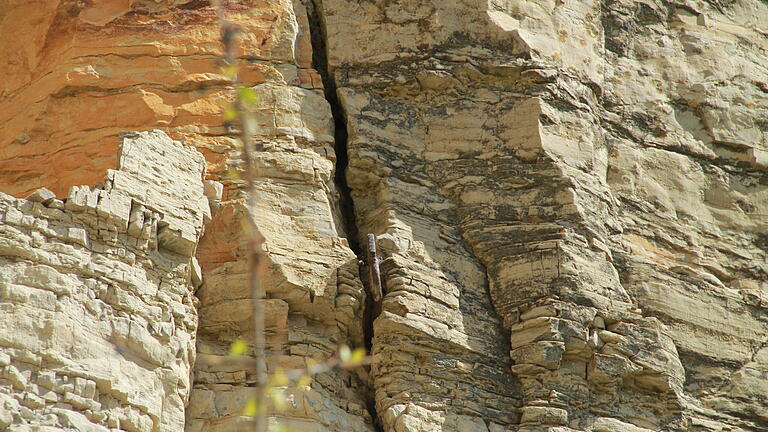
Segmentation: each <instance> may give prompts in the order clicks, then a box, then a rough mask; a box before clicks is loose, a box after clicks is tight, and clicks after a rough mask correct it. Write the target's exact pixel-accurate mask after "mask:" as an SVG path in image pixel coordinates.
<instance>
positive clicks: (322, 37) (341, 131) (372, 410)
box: [303, 0, 384, 432]
mask: <svg viewBox="0 0 768 432" xmlns="http://www.w3.org/2000/svg"><path fill="white" fill-rule="evenodd" d="M303 3H304V6H305V7H306V9H307V20H308V22H309V31H310V40H311V42H312V67H313V68H314V69H315V70H316V71H317V72H318V74H320V78H321V79H322V82H323V92H324V95H325V99H326V100H327V101H328V104H329V105H330V107H331V115H332V116H333V123H334V132H333V134H334V137H333V138H334V150H335V152H336V167H335V168H336V169H335V172H334V182H335V183H336V186H337V187H338V189H339V210H340V212H341V215H340V216H341V221H342V224H343V228H344V232H345V233H346V235H347V240H348V242H349V247H350V248H351V249H352V251H353V252H354V253H355V255H357V257H358V259H362V258H363V256H364V253H363V249H362V247H361V245H360V242H359V241H358V238H359V230H358V227H357V221H356V219H355V203H354V201H353V199H352V190H351V189H350V187H349V184H348V183H347V177H346V171H347V166H348V165H349V154H348V152H347V142H348V139H349V136H348V133H347V117H346V114H345V112H344V107H343V106H342V104H341V101H340V100H339V96H338V94H337V93H336V89H337V87H336V80H335V78H334V76H333V72H332V71H331V69H330V67H329V65H328V53H327V46H326V41H327V38H328V36H327V31H326V28H325V25H324V24H323V20H322V17H321V15H320V14H321V10H322V0H304V1H303ZM361 279H363V281H364V280H365V278H363V277H361ZM363 285H364V286H367V285H366V284H365V282H363ZM364 305H365V306H364V308H365V309H364V311H363V322H362V323H361V325H362V327H363V338H364V344H365V348H366V349H367V350H368V352H369V353H370V352H371V350H372V348H373V320H374V319H375V318H376V313H375V311H374V308H375V304H374V302H373V301H372V300H371V299H370V295H366V301H365V302H364ZM368 384H369V388H368V394H367V395H366V409H367V411H368V413H369V414H370V415H371V418H372V420H373V427H374V428H375V430H376V431H379V432H383V431H384V429H383V428H382V426H381V421H380V420H379V416H378V413H377V412H376V399H375V395H374V389H373V385H372V383H370V382H369V383H368Z"/></svg>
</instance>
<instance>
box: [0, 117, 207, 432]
mask: <svg viewBox="0 0 768 432" xmlns="http://www.w3.org/2000/svg"><path fill="white" fill-rule="evenodd" d="M120 150H121V151H120V155H119V156H118V161H119V162H118V167H117V168H118V169H117V170H109V172H108V173H107V178H106V180H105V182H104V185H103V187H102V188H100V189H92V188H90V187H88V186H82V187H77V186H76V187H73V188H72V189H71V191H70V194H69V196H68V197H67V199H66V202H63V201H61V200H58V199H56V198H55V196H54V195H53V193H52V192H51V191H49V190H47V189H40V190H38V191H36V192H35V193H34V194H32V195H31V196H30V197H29V198H27V199H26V200H24V199H16V198H13V197H11V196H9V195H5V194H2V195H0V214H2V221H3V223H2V225H0V308H2V313H1V314H0V327H2V329H3V331H2V333H1V334H0V364H1V365H2V379H3V381H2V382H0V427H3V428H5V427H8V430H51V431H53V430H61V429H62V428H68V429H72V430H81V431H106V430H107V428H112V429H120V430H127V431H150V430H181V429H182V428H183V427H184V412H185V409H184V406H185V405H186V401H187V400H188V398H189V392H190V390H191V388H192V382H191V379H190V377H191V369H192V364H193V363H194V360H195V343H194V341H195V332H196V330H197V313H196V311H195V303H196V300H195V299H194V296H193V293H192V291H193V290H192V284H193V283H194V282H193V281H192V280H193V279H198V280H199V278H200V275H199V270H195V269H196V268H197V269H199V267H198V265H197V262H196V261H195V258H194V256H193V252H194V248H195V245H196V244H197V241H198V238H199V237H200V235H201V234H202V229H203V221H204V220H205V219H206V216H207V219H208V220H210V212H209V208H208V201H207V200H206V198H205V196H204V195H203V183H202V173H203V169H204V160H203V157H202V155H200V153H198V152H197V151H195V150H194V149H192V148H190V147H185V146H182V145H181V144H179V143H175V142H173V141H172V140H171V139H170V138H168V136H167V135H165V134H164V133H163V132H160V131H154V132H147V133H141V134H129V135H125V136H124V137H123V142H122V145H121V146H120ZM195 273H197V274H195Z"/></svg>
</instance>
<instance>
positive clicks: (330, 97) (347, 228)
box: [305, 0, 362, 256]
mask: <svg viewBox="0 0 768 432" xmlns="http://www.w3.org/2000/svg"><path fill="white" fill-rule="evenodd" d="M316 2H317V3H320V1H319V0H305V3H306V4H305V6H306V8H307V15H308V17H307V18H308V20H309V28H310V33H311V34H310V38H311V40H312V66H313V67H314V68H315V70H317V72H318V73H319V74H320V77H321V78H322V80H323V90H324V92H325V99H326V100H327V101H328V104H329V105H330V106H331V115H332V116H333V123H334V129H333V130H334V132H333V134H334V137H333V138H334V143H335V144H334V145H335V150H336V172H335V174H334V181H335V182H336V185H337V186H338V187H339V195H340V200H339V201H340V202H339V205H340V207H341V217H342V222H343V224H344V227H343V228H344V232H345V233H346V234H347V239H348V240H349V246H350V248H352V250H353V251H354V252H355V254H357V256H362V248H361V247H360V243H359V242H358V239H357V237H358V232H357V223H356V222H355V206H354V202H353V201H352V194H351V191H350V188H349V185H348V184H347V178H346V175H345V174H346V171H347V165H349V156H348V154H347V138H348V137H347V120H346V116H345V114H344V108H343V107H342V106H341V102H339V97H338V95H337V94H336V80H335V79H334V78H333V73H332V72H331V70H330V68H329V66H328V57H327V55H326V46H325V40H326V33H325V27H324V26H323V23H322V18H321V17H320V15H319V13H320V12H319V7H320V5H317V4H316Z"/></svg>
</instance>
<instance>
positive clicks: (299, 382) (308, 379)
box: [296, 375, 312, 387]
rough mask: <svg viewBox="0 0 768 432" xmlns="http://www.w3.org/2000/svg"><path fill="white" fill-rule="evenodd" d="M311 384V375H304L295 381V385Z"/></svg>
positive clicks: (304, 385) (305, 385)
mask: <svg viewBox="0 0 768 432" xmlns="http://www.w3.org/2000/svg"><path fill="white" fill-rule="evenodd" d="M310 384H312V377H311V376H309V375H304V376H302V377H301V378H299V379H298V380H297V381H296V387H307V386H309V385H310Z"/></svg>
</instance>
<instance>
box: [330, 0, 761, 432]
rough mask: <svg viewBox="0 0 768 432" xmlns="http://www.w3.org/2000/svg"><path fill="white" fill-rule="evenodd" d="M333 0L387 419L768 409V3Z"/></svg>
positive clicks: (737, 420) (549, 420) (671, 420)
mask: <svg viewBox="0 0 768 432" xmlns="http://www.w3.org/2000/svg"><path fill="white" fill-rule="evenodd" d="M320 3H321V4H322V7H321V10H322V13H321V15H322V19H323V22H324V25H325V28H326V32H327V35H328V41H327V44H328V60H329V64H330V67H331V69H332V71H333V73H334V77H335V81H336V86H337V87H338V93H339V96H340V98H341V101H342V103H343V105H344V109H345V112H346V120H347V127H348V131H349V144H348V146H349V160H350V168H349V171H348V172H347V180H348V181H349V184H350V186H351V187H352V191H353V196H354V201H355V209H356V213H357V214H356V216H357V220H358V224H359V227H360V232H361V233H363V232H374V233H376V234H378V235H379V236H381V238H382V239H383V241H384V242H385V244H386V245H388V249H389V250H388V252H389V254H390V255H389V258H388V259H387V260H385V263H388V264H389V268H388V269H387V291H388V292H387V294H386V297H385V300H384V303H383V312H382V315H381V316H380V317H379V318H378V319H377V320H376V324H375V334H374V341H373V350H374V363H373V371H372V377H373V386H374V388H375V391H376V404H377V408H378V411H379V415H380V416H381V418H382V419H383V421H384V428H385V430H396V431H401V430H403V431H404V430H486V428H488V429H490V430H506V429H515V430H517V429H518V428H519V430H545V429H551V430H621V431H630V430H646V429H650V430H728V429H732V428H741V429H740V430H765V429H766V427H768V423H766V420H767V419H766V417H765V414H764V413H765V407H766V399H765V395H766V394H768V387H766V385H765V384H764V383H763V384H757V383H756V381H755V377H756V376H759V375H760V374H761V373H762V372H761V371H764V370H765V363H764V360H759V358H762V356H763V354H764V351H765V343H766V341H768V338H767V335H768V320H766V306H768V304H766V302H765V300H764V297H765V295H766V290H767V289H768V264H766V258H767V256H766V254H767V253H768V251H767V250H766V246H765V232H766V228H768V218H766V211H767V210H768V202H767V201H766V196H767V195H766V193H768V183H767V182H766V181H767V179H768V170H767V169H766V168H767V167H766V165H765V163H764V161H763V157H762V156H761V155H763V154H764V153H765V151H766V148H768V129H766V125H765V122H764V120H763V119H764V118H765V116H766V114H768V111H766V108H768V105H766V104H767V103H768V92H767V91H766V89H767V87H766V82H768V69H766V65H767V63H766V60H765V59H766V57H765V54H766V50H768V39H766V37H765V31H764V30H763V29H760V28H759V26H760V25H762V24H760V23H759V22H758V17H763V18H765V17H768V6H766V5H765V3H762V2H756V1H740V2H731V3H729V4H728V5H727V6H726V5H723V4H722V3H719V2H681V3H674V2H665V1H649V2H635V1H631V2H630V1H627V2H613V1H611V2H598V1H592V2H563V1H558V2H550V1H520V2H432V1H415V2H397V1H393V2H365V3H356V4H350V3H349V2H344V1H341V0H322V2H320ZM351 47H354V48H351ZM425 267H426V268H425ZM431 274H434V275H435V276H434V277H429V275H431ZM451 285H453V286H454V287H455V288H449V287H450V286H451ZM436 292H437V293H439V295H436V294H435V293H436ZM486 292H487V294H486ZM446 294H452V296H451V298H450V301H446V299H445V295H446ZM489 297H490V300H489ZM491 301H492V303H491ZM490 304H492V305H493V307H490ZM495 316H498V319H497V318H495ZM502 328H503V329H504V330H506V331H508V332H509V333H510V337H509V339H508V340H504V337H503V335H504V334H505V333H504V331H502ZM398 340H408V342H409V343H408V344H405V345H403V344H395V341H398ZM441 341H442V342H441ZM462 341H472V342H474V343H467V344H462V343H461V342H462ZM507 343H508V344H509V345H507ZM457 345H458V346H457ZM507 346H508V347H509V348H510V349H511V351H510V355H511V360H512V363H513V364H512V365H511V366H510V365H507V364H505V363H504V361H505V360H504V358H503V357H502V356H500V355H499V354H498V352H497V351H496V350H498V349H500V348H502V349H504V348H505V347H507ZM405 353H408V354H410V355H408V354H405ZM467 353H471V354H472V355H475V356H481V357H480V360H481V361H480V362H479V364H482V365H484V366H486V367H489V368H490V369H491V371H492V373H491V374H483V376H494V380H492V384H498V383H502V382H504V385H502V386H500V387H501V389H503V391H501V390H492V387H490V386H489V387H485V386H484V385H483V383H484V381H483V379H482V378H481V377H480V376H477V375H480V373H478V372H477V371H478V368H477V366H476V365H473V366H472V367H470V368H469V370H470V371H472V372H470V373H468V374H467V373H466V372H464V371H463V370H462V368H461V367H460V366H459V364H463V363H462V362H463V358H462V356H465V355H467ZM504 357H505V356H504ZM446 358H447V359H450V360H451V362H450V363H448V364H450V365H451V367H450V368H449V370H448V371H444V372H442V373H440V374H439V375H438V374H435V375H436V376H435V377H432V376H431V375H432V374H430V373H429V372H428V371H430V370H434V369H436V368H438V367H439V366H440V365H442V364H445V363H444V359H446ZM414 363H415V364H418V365H419V369H418V370H416V369H415V368H409V367H408V366H409V365H413V364H414ZM462 373H464V375H462ZM424 375H430V379H427V380H423V381H422V379H421V377H423V376H424ZM505 376H506V377H509V378H507V379H506V382H505V379H502V378H501V377H505ZM465 377H466V378H465ZM467 381H468V382H469V383H471V386H470V388H465V386H464V385H463V383H464V382H467ZM512 382H519V386H515V385H512V384H511V383H512ZM747 383H750V384H747ZM434 384H437V385H434ZM751 386H755V387H751ZM747 387H750V390H747ZM406 388H407V389H408V390H407V391H403V390H405V389H406ZM486 389H487V391H495V392H497V393H498V394H503V395H504V397H497V398H494V399H485V398H484V397H483V396H482V395H483V391H485V390H486ZM478 401H480V403H479V407H478V406H476V405H475V403H477V402H478ZM516 401H519V403H515V402H516ZM466 415H470V416H474V419H475V420H471V421H477V422H478V423H477V426H474V427H473V428H471V429H466V428H465V429H462V428H463V427H464V426H462V425H461V422H459V421H456V420H454V419H457V418H465V417H462V416H466ZM467 421H470V420H467ZM482 422H485V425H483V423H482ZM641 428H645V429H641Z"/></svg>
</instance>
